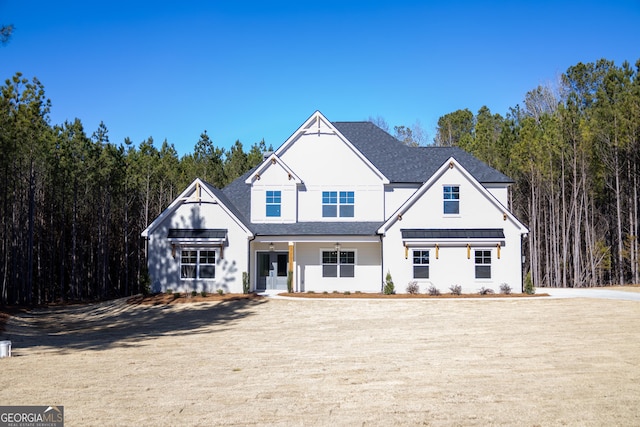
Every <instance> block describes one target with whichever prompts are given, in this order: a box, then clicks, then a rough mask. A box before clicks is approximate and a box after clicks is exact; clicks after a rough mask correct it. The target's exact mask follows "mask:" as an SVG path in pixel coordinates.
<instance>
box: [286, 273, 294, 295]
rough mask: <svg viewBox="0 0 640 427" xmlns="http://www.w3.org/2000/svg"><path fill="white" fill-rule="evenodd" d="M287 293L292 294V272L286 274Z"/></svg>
mask: <svg viewBox="0 0 640 427" xmlns="http://www.w3.org/2000/svg"><path fill="white" fill-rule="evenodd" d="M287 292H289V293H291V292H293V271H290V272H288V273H287Z"/></svg>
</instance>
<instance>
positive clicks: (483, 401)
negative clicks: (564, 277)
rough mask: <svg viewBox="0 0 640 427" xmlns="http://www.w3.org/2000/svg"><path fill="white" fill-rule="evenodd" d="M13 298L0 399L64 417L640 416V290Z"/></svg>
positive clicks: (71, 420) (387, 421)
mask: <svg viewBox="0 0 640 427" xmlns="http://www.w3.org/2000/svg"><path fill="white" fill-rule="evenodd" d="M140 302H141V301H136V303H134V304H131V303H127V300H126V299H122V300H116V301H109V302H104V303H100V304H91V305H82V306H66V307H64V306H63V307H54V308H47V309H40V310H31V311H28V312H22V313H17V314H16V315H15V316H13V317H12V318H11V319H9V321H8V323H7V325H6V331H5V332H4V333H2V337H1V338H2V339H10V340H11V341H12V344H13V357H11V358H5V359H1V360H0V373H1V375H0V404H2V405H63V406H64V409H65V421H66V425H69V426H75V425H242V426H245V425H349V426H351V425H380V426H382V425H384V426H387V425H434V426H440V425H442V426H449V425H463V426H468V425H482V426H485V425H523V426H527V425H528V426H536V425H544V426H546V425H581V426H584V425H640V363H639V357H640V328H638V324H640V304H638V302H636V301H619V300H605V299H602V300H601V299H584V298H579V299H551V298H544V297H542V298H511V299H510V298H503V299H393V300H388V299H379V300H372V299H357V298H354V299H303V298H298V299H273V298H262V299H258V298H252V299H227V300H220V301H213V300H209V301H205V302H193V301H192V302H193V303H192V304H177V303H171V304H169V303H162V302H157V303H156V304H155V305H154V304H142V303H140Z"/></svg>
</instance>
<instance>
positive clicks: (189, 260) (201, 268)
mask: <svg viewBox="0 0 640 427" xmlns="http://www.w3.org/2000/svg"><path fill="white" fill-rule="evenodd" d="M214 277H216V251H215V250H213V251H212V250H204V249H200V250H193V249H189V250H184V249H183V250H182V251H181V254H180V278H181V279H213V278H214Z"/></svg>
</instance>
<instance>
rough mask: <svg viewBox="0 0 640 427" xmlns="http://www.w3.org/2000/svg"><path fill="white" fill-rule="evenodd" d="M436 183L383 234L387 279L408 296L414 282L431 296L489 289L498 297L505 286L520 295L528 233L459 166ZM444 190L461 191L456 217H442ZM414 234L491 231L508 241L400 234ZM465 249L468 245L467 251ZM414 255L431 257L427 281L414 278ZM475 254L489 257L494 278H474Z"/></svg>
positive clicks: (422, 191) (447, 170) (444, 171)
mask: <svg viewBox="0 0 640 427" xmlns="http://www.w3.org/2000/svg"><path fill="white" fill-rule="evenodd" d="M434 178H435V179H433V180H432V181H431V182H428V183H427V184H425V186H424V188H421V189H420V190H418V192H417V193H416V196H414V199H413V200H412V201H411V202H412V203H411V205H410V206H405V209H401V210H400V211H399V216H397V217H396V218H394V219H393V220H392V221H390V226H389V227H388V228H387V229H386V230H385V237H384V246H383V251H384V252H383V260H384V270H385V274H386V272H387V271H389V272H390V273H391V275H392V278H393V280H394V284H395V286H396V289H397V290H398V292H405V290H406V287H407V285H408V284H409V283H410V282H413V281H415V282H417V284H418V285H419V287H420V292H421V293H424V292H427V290H428V288H429V286H434V287H436V288H437V289H438V290H439V291H440V292H441V293H448V292H450V290H449V288H450V287H451V286H454V285H459V286H461V287H462V292H463V293H477V292H478V291H479V290H480V289H481V288H491V289H493V290H494V291H495V292H496V293H498V292H500V285H501V284H503V283H506V284H507V285H509V286H510V287H511V289H512V291H513V292H521V289H522V277H521V271H522V270H521V256H522V253H521V235H522V234H523V232H524V231H525V228H524V226H522V224H520V223H519V222H518V221H517V220H516V219H515V218H514V217H513V216H512V215H511V214H509V213H508V211H507V209H506V207H504V206H503V205H502V204H501V203H500V201H499V200H497V199H496V198H495V197H494V196H493V195H492V193H490V192H489V191H488V190H487V189H483V188H482V185H481V184H479V183H478V182H477V181H475V180H474V179H473V178H471V177H470V175H469V174H468V173H466V172H465V171H464V170H463V169H462V167H461V166H460V165H459V164H457V163H455V167H452V168H448V167H446V168H443V169H442V170H441V173H440V176H437V177H434ZM444 186H457V187H459V191H460V200H459V213H458V214H444V209H443V202H444V201H443V187H444ZM411 229H440V230H465V229H492V230H502V231H503V233H504V238H486V239H447V238H442V239H425V240H423V241H420V240H419V239H416V240H410V239H403V236H402V230H411ZM467 244H469V245H470V249H469V250H468V249H467ZM498 244H500V248H499V249H498ZM405 245H406V246H407V249H405ZM436 245H438V249H436ZM414 250H428V251H429V278H420V279H417V278H414V275H413V267H414V264H413V251H414ZM476 250H483V251H490V256H491V261H490V271H491V277H490V278H483V279H479V278H476V274H475V272H476V263H475V251H476ZM498 252H499V254H498Z"/></svg>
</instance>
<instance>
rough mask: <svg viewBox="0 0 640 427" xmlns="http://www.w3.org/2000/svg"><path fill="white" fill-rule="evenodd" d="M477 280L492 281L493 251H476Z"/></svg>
mask: <svg viewBox="0 0 640 427" xmlns="http://www.w3.org/2000/svg"><path fill="white" fill-rule="evenodd" d="M475 262H476V279H491V251H488V250H478V251H475Z"/></svg>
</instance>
